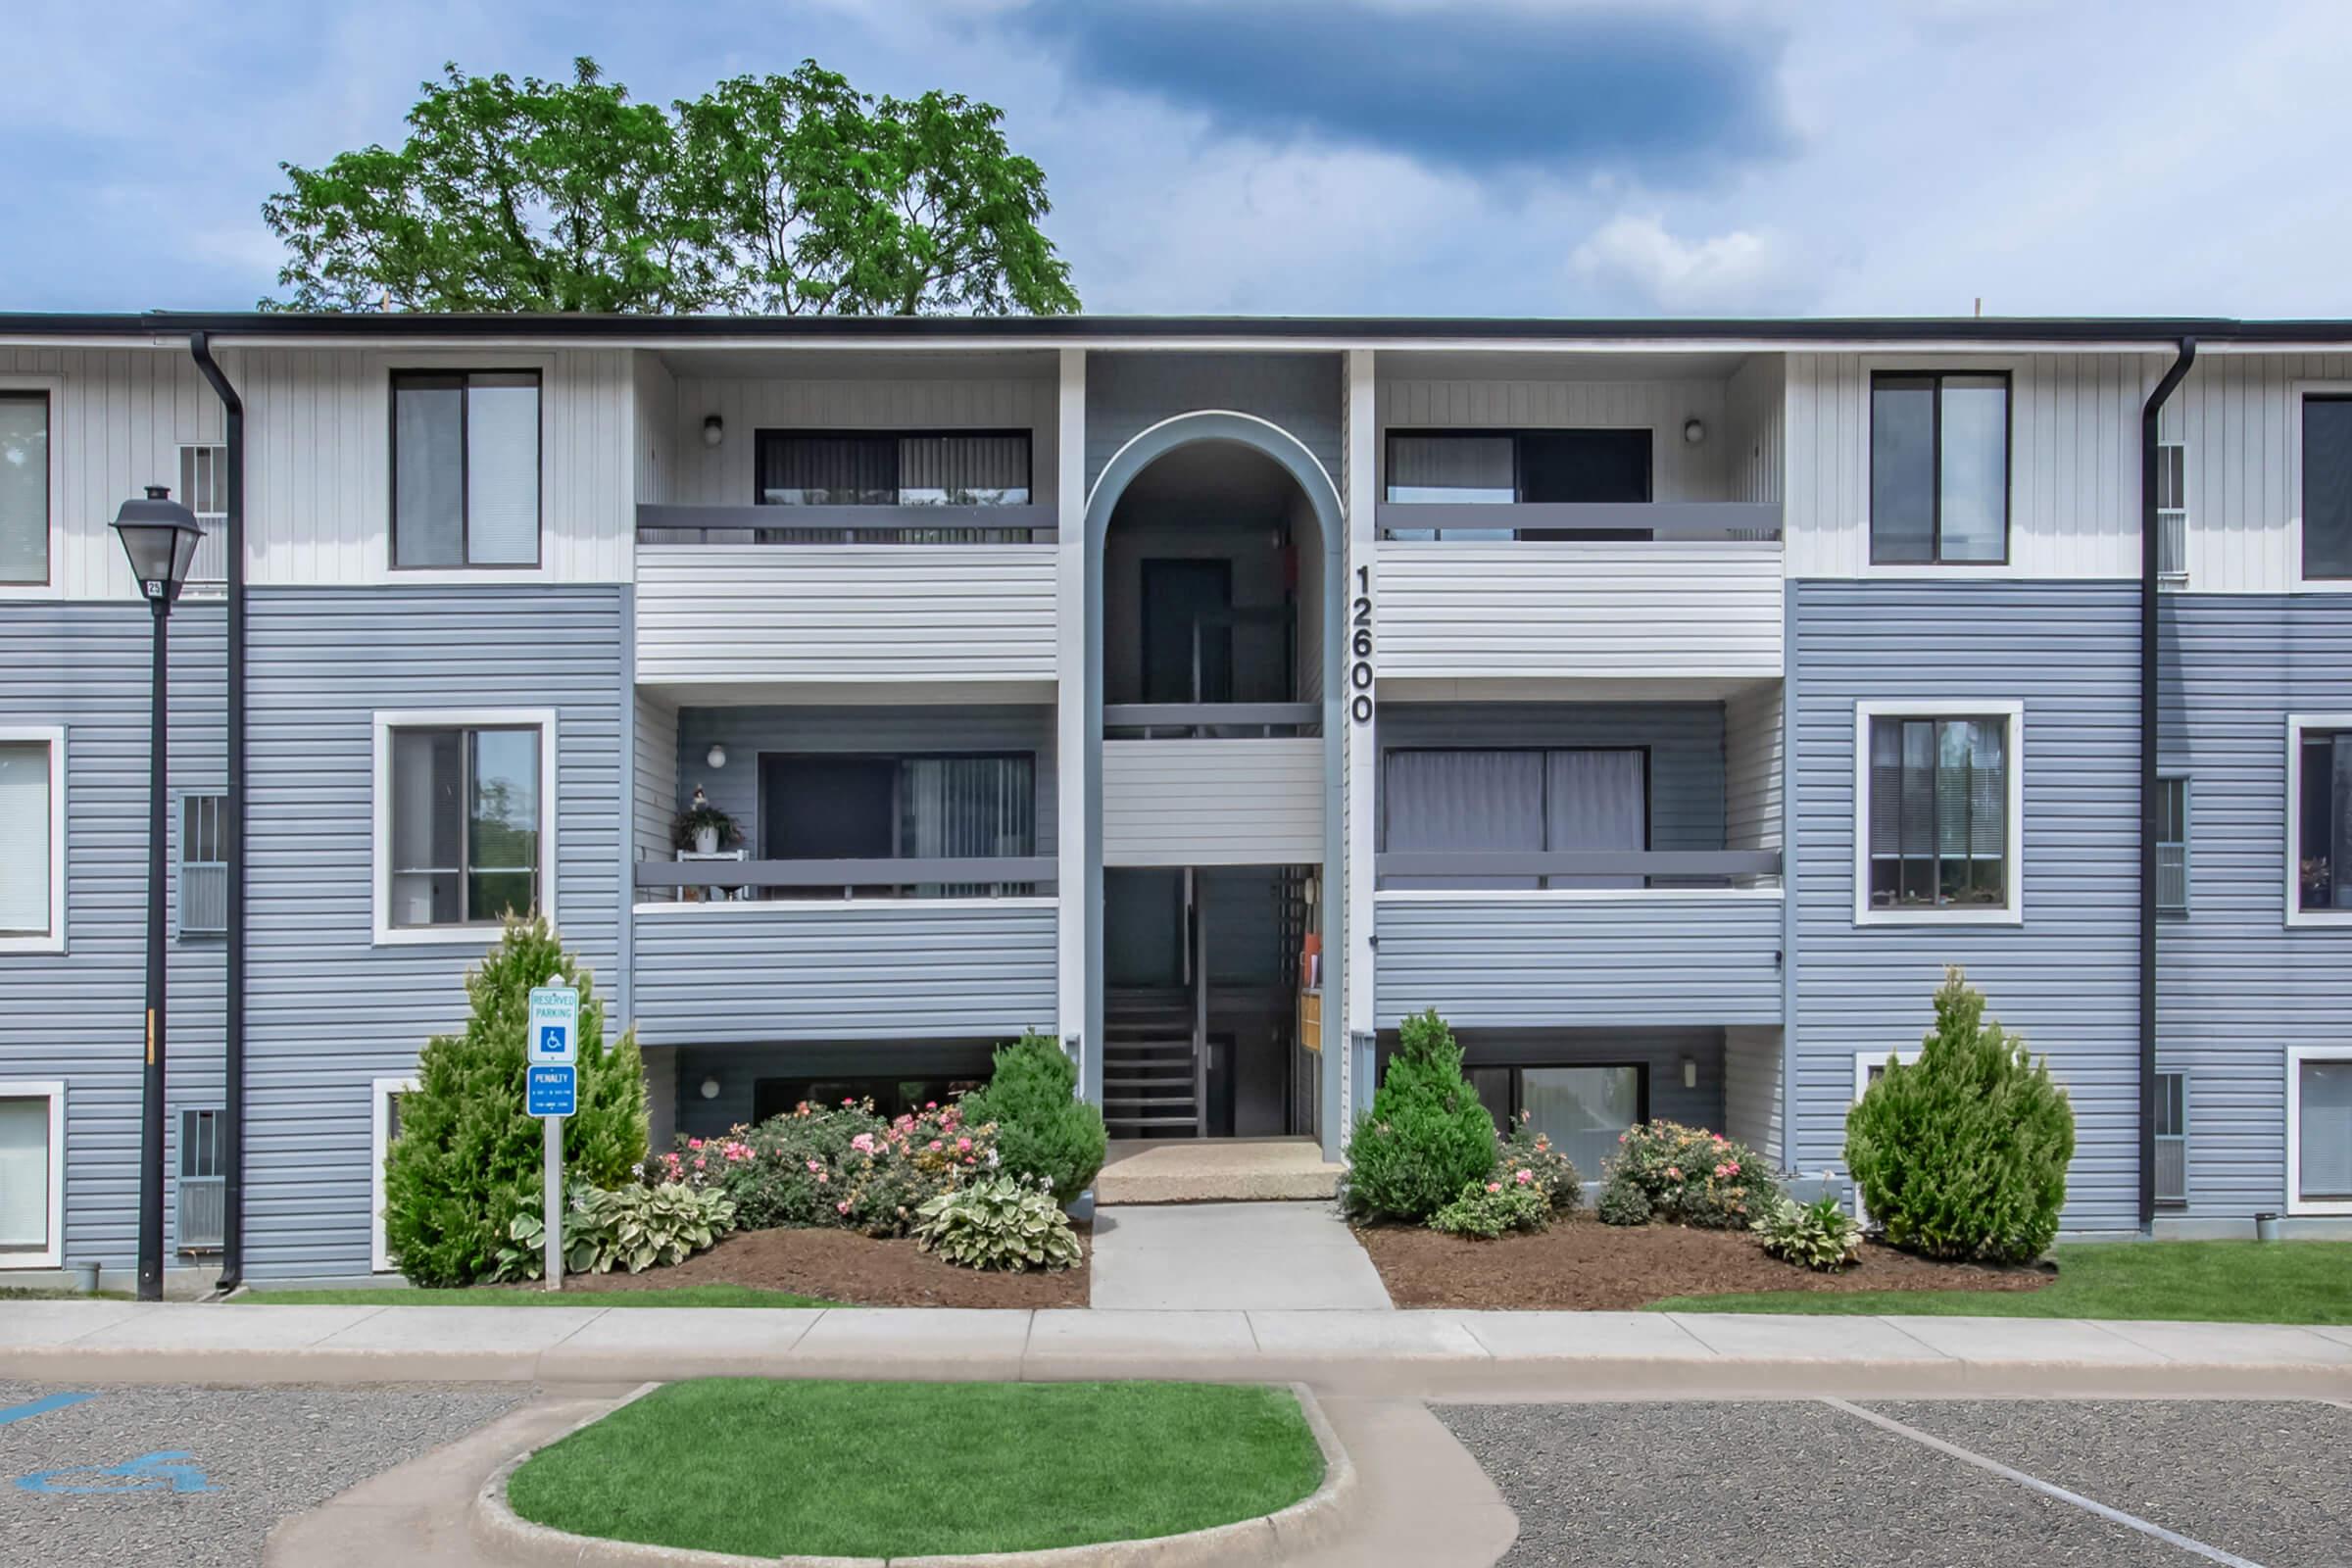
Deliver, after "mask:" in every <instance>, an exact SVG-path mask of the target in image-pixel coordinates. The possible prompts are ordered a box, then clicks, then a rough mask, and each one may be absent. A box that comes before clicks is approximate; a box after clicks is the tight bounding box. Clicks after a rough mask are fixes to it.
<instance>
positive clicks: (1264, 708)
mask: <svg viewBox="0 0 2352 1568" xmlns="http://www.w3.org/2000/svg"><path fill="white" fill-rule="evenodd" d="M1322 730H1323V705H1322V704H1321V703H1107V704H1104V705H1103V737H1104V738H1105V739H1107V740H1114V741H1166V740H1258V739H1262V738H1264V737H1267V736H1277V735H1280V736H1292V735H1319V734H1321V733H1322Z"/></svg>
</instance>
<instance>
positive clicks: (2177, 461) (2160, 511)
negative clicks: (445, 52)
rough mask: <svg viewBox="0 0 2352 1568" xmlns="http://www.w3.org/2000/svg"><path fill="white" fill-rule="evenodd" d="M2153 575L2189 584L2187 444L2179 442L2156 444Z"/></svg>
mask: <svg viewBox="0 0 2352 1568" xmlns="http://www.w3.org/2000/svg"><path fill="white" fill-rule="evenodd" d="M2156 578H2157V581H2158V583H2159V584H2161V585H2162V586H2164V587H2167V588H2180V587H2185V586H2186V585H2187V583H2188V447H2187V446H2186V445H2185V444H2184V443H2182V442H2179V441H2159V442H2158V443H2156Z"/></svg>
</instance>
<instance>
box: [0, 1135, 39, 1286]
mask: <svg viewBox="0 0 2352 1568" xmlns="http://www.w3.org/2000/svg"><path fill="white" fill-rule="evenodd" d="M48 1245H49V1102H48V1101H46V1100H0V1249H15V1250H22V1249H32V1250H43V1249H46V1248H47V1247H48Z"/></svg>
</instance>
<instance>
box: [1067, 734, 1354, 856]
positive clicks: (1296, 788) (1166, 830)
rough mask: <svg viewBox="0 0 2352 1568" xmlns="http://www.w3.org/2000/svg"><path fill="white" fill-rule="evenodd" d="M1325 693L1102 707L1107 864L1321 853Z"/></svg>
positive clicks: (1104, 848)
mask: <svg viewBox="0 0 2352 1568" xmlns="http://www.w3.org/2000/svg"><path fill="white" fill-rule="evenodd" d="M1322 717H1323V709H1322V705H1320V704H1318V703H1153V704H1122V705H1114V706H1110V707H1105V708H1104V709H1103V733H1104V735H1105V737H1106V739H1105V740H1104V741H1103V864H1104V865H1162V866H1174V865H1193V866H1205V865H1311V864H1320V863H1321V862H1322V859H1323V828H1324V819H1323V801H1324V787H1323V779H1324V755H1323V741H1322Z"/></svg>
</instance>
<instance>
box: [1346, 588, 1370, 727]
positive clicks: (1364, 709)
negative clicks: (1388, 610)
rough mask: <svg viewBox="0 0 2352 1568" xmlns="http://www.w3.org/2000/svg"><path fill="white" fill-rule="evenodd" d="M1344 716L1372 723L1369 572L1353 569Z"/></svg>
mask: <svg viewBox="0 0 2352 1568" xmlns="http://www.w3.org/2000/svg"><path fill="white" fill-rule="evenodd" d="M1348 654H1349V656H1350V657H1349V659H1348V716H1350V717H1351V718H1353V719H1354V720H1355V721H1356V722H1357V723H1358V724H1369V723H1371V722H1372V568H1371V567H1370V566H1358V567H1356V568H1355V607H1354V613H1352V614H1351V615H1350V616H1349V617H1348Z"/></svg>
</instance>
